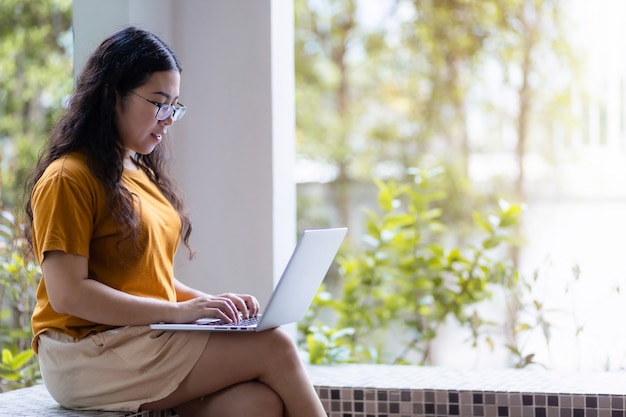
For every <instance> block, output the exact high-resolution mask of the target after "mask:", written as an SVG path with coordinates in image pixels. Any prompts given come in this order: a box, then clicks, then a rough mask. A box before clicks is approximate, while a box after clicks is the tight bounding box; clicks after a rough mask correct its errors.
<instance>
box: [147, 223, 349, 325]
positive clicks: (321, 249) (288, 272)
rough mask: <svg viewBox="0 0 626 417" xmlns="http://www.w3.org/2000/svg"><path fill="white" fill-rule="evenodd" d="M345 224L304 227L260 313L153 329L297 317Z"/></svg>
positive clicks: (275, 322)
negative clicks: (326, 227) (224, 320)
mask: <svg viewBox="0 0 626 417" xmlns="http://www.w3.org/2000/svg"><path fill="white" fill-rule="evenodd" d="M347 230H348V229H347V228H345V227H340V228H334V229H315V230H306V231H305V232H304V234H303V235H302V238H301V239H300V241H299V242H298V244H297V245H296V248H295V249H294V251H293V253H292V255H291V259H290V260H289V263H287V266H286V268H285V270H284V271H283V274H282V276H281V277H280V280H279V281H278V284H276V287H275V288H274V291H273V293H272V295H271V297H270V299H269V301H268V303H267V306H266V308H265V310H264V311H263V313H262V314H261V315H260V316H259V317H255V318H254V319H248V320H243V321H239V322H235V323H223V322H220V321H219V320H218V319H200V320H197V321H195V322H193V323H182V324H179V323H156V324H151V325H150V328H152V329H155V330H196V331H212V332H218V331H221V332H224V331H227V332H233V331H235V332H241V331H244V332H260V331H263V330H267V329H272V328H274V327H278V326H281V325H283V324H288V323H293V322H296V321H298V320H301V319H302V318H303V317H304V314H305V313H306V311H307V310H308V308H309V306H310V305H311V302H312V301H313V298H314V297H315V294H316V293H317V290H318V288H319V286H320V285H321V283H322V281H323V280H324V277H325V276H326V273H327V272H328V269H329V268H330V265H331V263H332V262H333V259H334V258H335V255H336V254H337V251H338V250H339V246H341V242H342V241H343V239H344V237H345V235H346V233H347Z"/></svg>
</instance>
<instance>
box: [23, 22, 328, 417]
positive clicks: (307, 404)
mask: <svg viewBox="0 0 626 417" xmlns="http://www.w3.org/2000/svg"><path fill="white" fill-rule="evenodd" d="M180 74H181V66H180V64H179V62H178V60H177V58H176V56H175V55H174V53H173V52H172V51H171V49H170V48H169V47H168V46H167V45H165V44H164V43H163V42H162V41H161V40H160V39H159V38H158V37H156V36H155V35H154V34H152V33H149V32H147V31H144V30H141V29H137V28H133V27H129V28H126V29H124V30H121V31H119V32H117V33H115V34H113V35H112V36H111V37H109V38H108V39H106V40H105V41H104V42H103V43H102V44H101V45H100V46H99V47H98V48H97V49H96V51H95V52H94V53H93V54H92V56H91V57H90V58H89V60H88V62H87V64H86V66H85V68H84V70H83V72H82V74H81V75H80V77H79V78H78V80H77V84H76V90H75V92H74V94H73V96H72V98H71V101H70V105H69V108H68V110H67V112H66V113H65V115H64V116H63V117H62V118H61V119H60V121H59V122H58V124H57V125H56V126H55V128H54V129H53V131H52V132H51V135H50V137H49V140H48V143H47V146H46V148H45V150H44V152H43V154H42V156H41V157H40V159H39V161H38V164H37V166H36V167H35V169H34V171H33V174H32V177H31V179H30V181H29V184H28V187H29V196H30V197H29V199H28V202H27V206H26V211H27V214H28V224H29V228H28V229H29V234H28V237H29V241H30V242H31V244H32V247H33V250H34V253H35V255H36V257H37V259H38V261H39V263H40V265H41V268H42V272H43V276H42V279H41V282H40V284H39V287H38V289H37V306H36V308H35V311H34V313H33V319H32V323H33V332H34V338H33V348H34V349H35V350H36V352H37V353H38V356H39V362H40V366H41V372H42V376H43V379H44V382H45V384H46V386H47V388H48V390H49V391H50V393H51V395H52V396H53V397H54V398H55V399H56V400H57V401H58V402H59V403H60V404H61V405H63V406H65V407H68V408H76V409H102V410H120V411H132V412H135V411H137V410H139V409H143V410H157V409H169V408H173V409H175V411H176V412H177V413H178V414H179V415H180V416H209V415H211V416H220V417H224V416H252V415H254V416H283V415H288V416H302V417H305V416H317V417H319V416H325V415H326V414H325V412H324V410H323V408H322V406H321V403H320V401H319V399H318V398H317V395H316V393H315V390H314V389H313V387H312V385H311V383H310V382H309V380H308V377H307V375H306V372H305V369H304V367H303V365H302V363H301V362H300V360H299V356H298V353H297V350H296V348H295V346H294V344H293V342H292V341H291V340H290V338H289V337H288V336H287V335H286V334H284V333H283V331H281V330H280V329H273V330H268V331H265V332H260V333H250V334H248V333H246V334H222V333H214V334H211V333H208V332H160V331H152V330H150V329H149V326H148V324H150V323H154V322H159V321H164V322H175V323H184V322H192V321H194V320H197V319H199V318H202V317H209V318H220V319H223V320H227V321H231V322H232V321H235V320H238V319H239V315H240V314H241V315H243V317H246V318H247V317H250V316H256V315H258V312H259V305H258V302H257V300H256V299H255V298H254V297H253V296H250V295H246V294H232V293H228V294H221V295H217V296H213V295H209V294H205V293H203V292H201V291H198V290H195V289H192V288H189V287H187V286H186V285H184V284H183V283H181V282H180V281H178V280H177V279H176V278H175V277H174V276H173V262H174V254H175V252H176V249H177V247H178V246H179V243H180V242H181V240H182V242H183V243H184V244H185V245H186V246H187V248H188V249H189V244H188V243H189V242H188V241H189V235H190V233H191V223H190V221H189V218H188V217H187V216H186V214H185V212H184V208H183V203H182V201H181V198H180V197H179V196H178V194H177V192H176V189H175V187H174V185H173V182H172V180H171V179H170V177H169V176H168V174H167V172H165V170H164V165H165V162H166V161H165V159H166V152H165V150H164V143H163V140H164V138H165V136H166V133H167V129H168V127H169V126H171V124H172V123H173V122H174V121H177V120H180V118H181V117H182V116H183V115H184V114H185V111H186V108H185V107H184V106H183V105H182V104H181V103H180V102H179V101H178V99H179V86H180ZM190 255H191V251H190ZM259 358H262V360H259Z"/></svg>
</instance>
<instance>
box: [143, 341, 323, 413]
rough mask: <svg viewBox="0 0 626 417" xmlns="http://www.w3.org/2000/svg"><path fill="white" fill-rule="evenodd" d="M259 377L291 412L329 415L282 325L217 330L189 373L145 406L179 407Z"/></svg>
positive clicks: (150, 407) (286, 410) (151, 407)
mask: <svg viewBox="0 0 626 417" xmlns="http://www.w3.org/2000/svg"><path fill="white" fill-rule="evenodd" d="M254 380H258V381H260V382H262V383H263V384H265V385H267V386H268V387H269V388H271V389H272V390H273V391H274V392H275V393H276V394H277V395H278V397H280V399H281V400H282V402H283V404H284V407H285V415H286V416H288V417H326V412H325V411H324V408H323V407H322V404H321V402H320V401H319V398H318V397H317V393H316V392H315V389H314V388H313V385H312V384H311V382H310V381H309V379H308V375H307V374H306V370H305V368H304V366H303V365H302V362H301V360H300V357H299V356H298V352H297V349H296V347H295V345H294V343H293V341H292V340H291V339H290V338H289V336H287V335H286V334H285V333H284V332H283V331H282V330H281V329H273V330H267V331H264V332H259V333H237V334H235V333H215V334H213V335H211V339H210V341H209V343H207V346H206V348H205V350H204V352H203V353H202V355H200V359H199V360H198V362H197V364H196V366H195V367H194V368H193V369H192V370H191V372H190V373H189V375H188V376H187V378H185V379H184V380H183V382H182V383H181V384H180V386H179V387H178V388H177V389H176V391H174V392H173V393H172V394H170V395H169V396H168V397H166V398H164V399H162V400H159V401H156V402H153V403H150V404H144V405H143V406H142V409H146V410H155V409H167V408H175V407H176V406H179V405H181V404H184V403H187V402H189V401H192V400H196V399H199V398H201V397H204V396H207V395H210V394H213V393H216V392H218V391H220V390H222V389H224V388H226V387H230V386H232V385H235V384H239V383H241V382H247V381H254Z"/></svg>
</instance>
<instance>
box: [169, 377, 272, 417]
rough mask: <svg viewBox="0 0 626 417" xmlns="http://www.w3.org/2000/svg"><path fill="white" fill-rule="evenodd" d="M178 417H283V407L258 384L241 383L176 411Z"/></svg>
mask: <svg viewBox="0 0 626 417" xmlns="http://www.w3.org/2000/svg"><path fill="white" fill-rule="evenodd" d="M175 411H176V414H178V415H179V416H180V417H210V416H219V417H241V416H250V417H252V416H254V417H282V416H283V403H282V401H281V399H280V397H279V396H278V395H276V393H275V392H274V391H272V390H271V389H270V388H269V387H268V386H267V385H265V384H263V383H261V382H242V383H241V384H237V385H233V386H231V387H228V388H224V389H223V390H221V391H218V392H216V393H215V394H211V395H208V396H206V397H203V398H199V399H196V400H192V401H189V402H187V403H185V404H182V405H180V406H178V407H176V408H175Z"/></svg>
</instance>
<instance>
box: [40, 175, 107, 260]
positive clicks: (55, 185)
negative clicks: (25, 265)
mask: <svg viewBox="0 0 626 417" xmlns="http://www.w3.org/2000/svg"><path fill="white" fill-rule="evenodd" d="M90 195H92V194H91V193H89V192H87V190H86V189H85V186H84V184H83V185H81V183H79V182H77V181H76V180H74V179H72V178H71V177H68V176H66V175H63V174H61V173H58V174H56V175H54V176H51V177H49V178H46V179H44V178H42V180H40V182H38V183H37V185H36V186H35V189H34V190H33V195H32V201H31V204H32V210H33V230H32V235H33V246H34V249H35V255H36V256H37V259H38V260H39V262H40V263H41V262H42V261H43V255H44V253H45V252H48V251H53V250H60V251H63V252H66V253H72V254H76V255H81V256H84V257H86V258H89V245H90V240H91V237H92V232H93V224H94V215H95V208H94V207H95V206H94V203H93V201H91V200H92V199H91V198H90Z"/></svg>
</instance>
